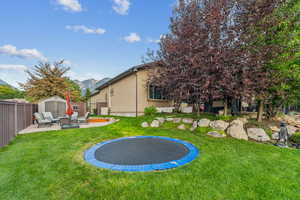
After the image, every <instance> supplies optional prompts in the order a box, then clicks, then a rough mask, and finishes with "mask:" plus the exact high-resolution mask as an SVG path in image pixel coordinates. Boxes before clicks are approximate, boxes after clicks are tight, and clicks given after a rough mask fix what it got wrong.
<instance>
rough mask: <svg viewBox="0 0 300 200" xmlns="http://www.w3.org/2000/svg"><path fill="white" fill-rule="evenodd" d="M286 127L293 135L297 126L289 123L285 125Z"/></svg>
mask: <svg viewBox="0 0 300 200" xmlns="http://www.w3.org/2000/svg"><path fill="white" fill-rule="evenodd" d="M286 128H287V130H288V133H289V135H293V134H294V133H296V132H297V130H298V128H296V127H294V126H291V125H287V126H286Z"/></svg>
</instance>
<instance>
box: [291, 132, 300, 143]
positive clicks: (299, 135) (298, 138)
mask: <svg viewBox="0 0 300 200" xmlns="http://www.w3.org/2000/svg"><path fill="white" fill-rule="evenodd" d="M290 141H291V142H294V143H296V144H300V133H299V132H297V133H295V134H293V135H292V136H291V137H290Z"/></svg>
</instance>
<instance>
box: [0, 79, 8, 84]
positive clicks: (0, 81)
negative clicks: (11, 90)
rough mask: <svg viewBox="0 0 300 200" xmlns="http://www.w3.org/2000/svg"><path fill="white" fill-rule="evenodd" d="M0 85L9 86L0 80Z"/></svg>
mask: <svg viewBox="0 0 300 200" xmlns="http://www.w3.org/2000/svg"><path fill="white" fill-rule="evenodd" d="M0 85H9V84H8V83H6V82H5V81H3V80H1V79H0Z"/></svg>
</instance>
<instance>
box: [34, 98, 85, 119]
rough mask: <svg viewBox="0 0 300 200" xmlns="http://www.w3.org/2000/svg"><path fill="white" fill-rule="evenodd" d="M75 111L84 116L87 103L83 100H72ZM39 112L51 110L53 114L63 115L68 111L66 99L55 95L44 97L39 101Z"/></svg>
mask: <svg viewBox="0 0 300 200" xmlns="http://www.w3.org/2000/svg"><path fill="white" fill-rule="evenodd" d="M71 105H72V107H73V110H74V112H78V115H79V116H84V114H85V112H86V105H85V103H83V102H71ZM38 111H39V112H51V113H52V114H53V116H54V117H55V118H56V117H62V116H64V115H65V112H66V100H65V99H63V98H61V97H59V96H53V97H49V98H45V99H42V100H40V101H39V102H38Z"/></svg>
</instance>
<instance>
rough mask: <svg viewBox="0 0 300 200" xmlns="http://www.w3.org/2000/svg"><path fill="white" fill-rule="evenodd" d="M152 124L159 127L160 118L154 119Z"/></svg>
mask: <svg viewBox="0 0 300 200" xmlns="http://www.w3.org/2000/svg"><path fill="white" fill-rule="evenodd" d="M150 126H151V127H154V128H157V127H159V121H158V120H153V121H152V123H151V125H150Z"/></svg>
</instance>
